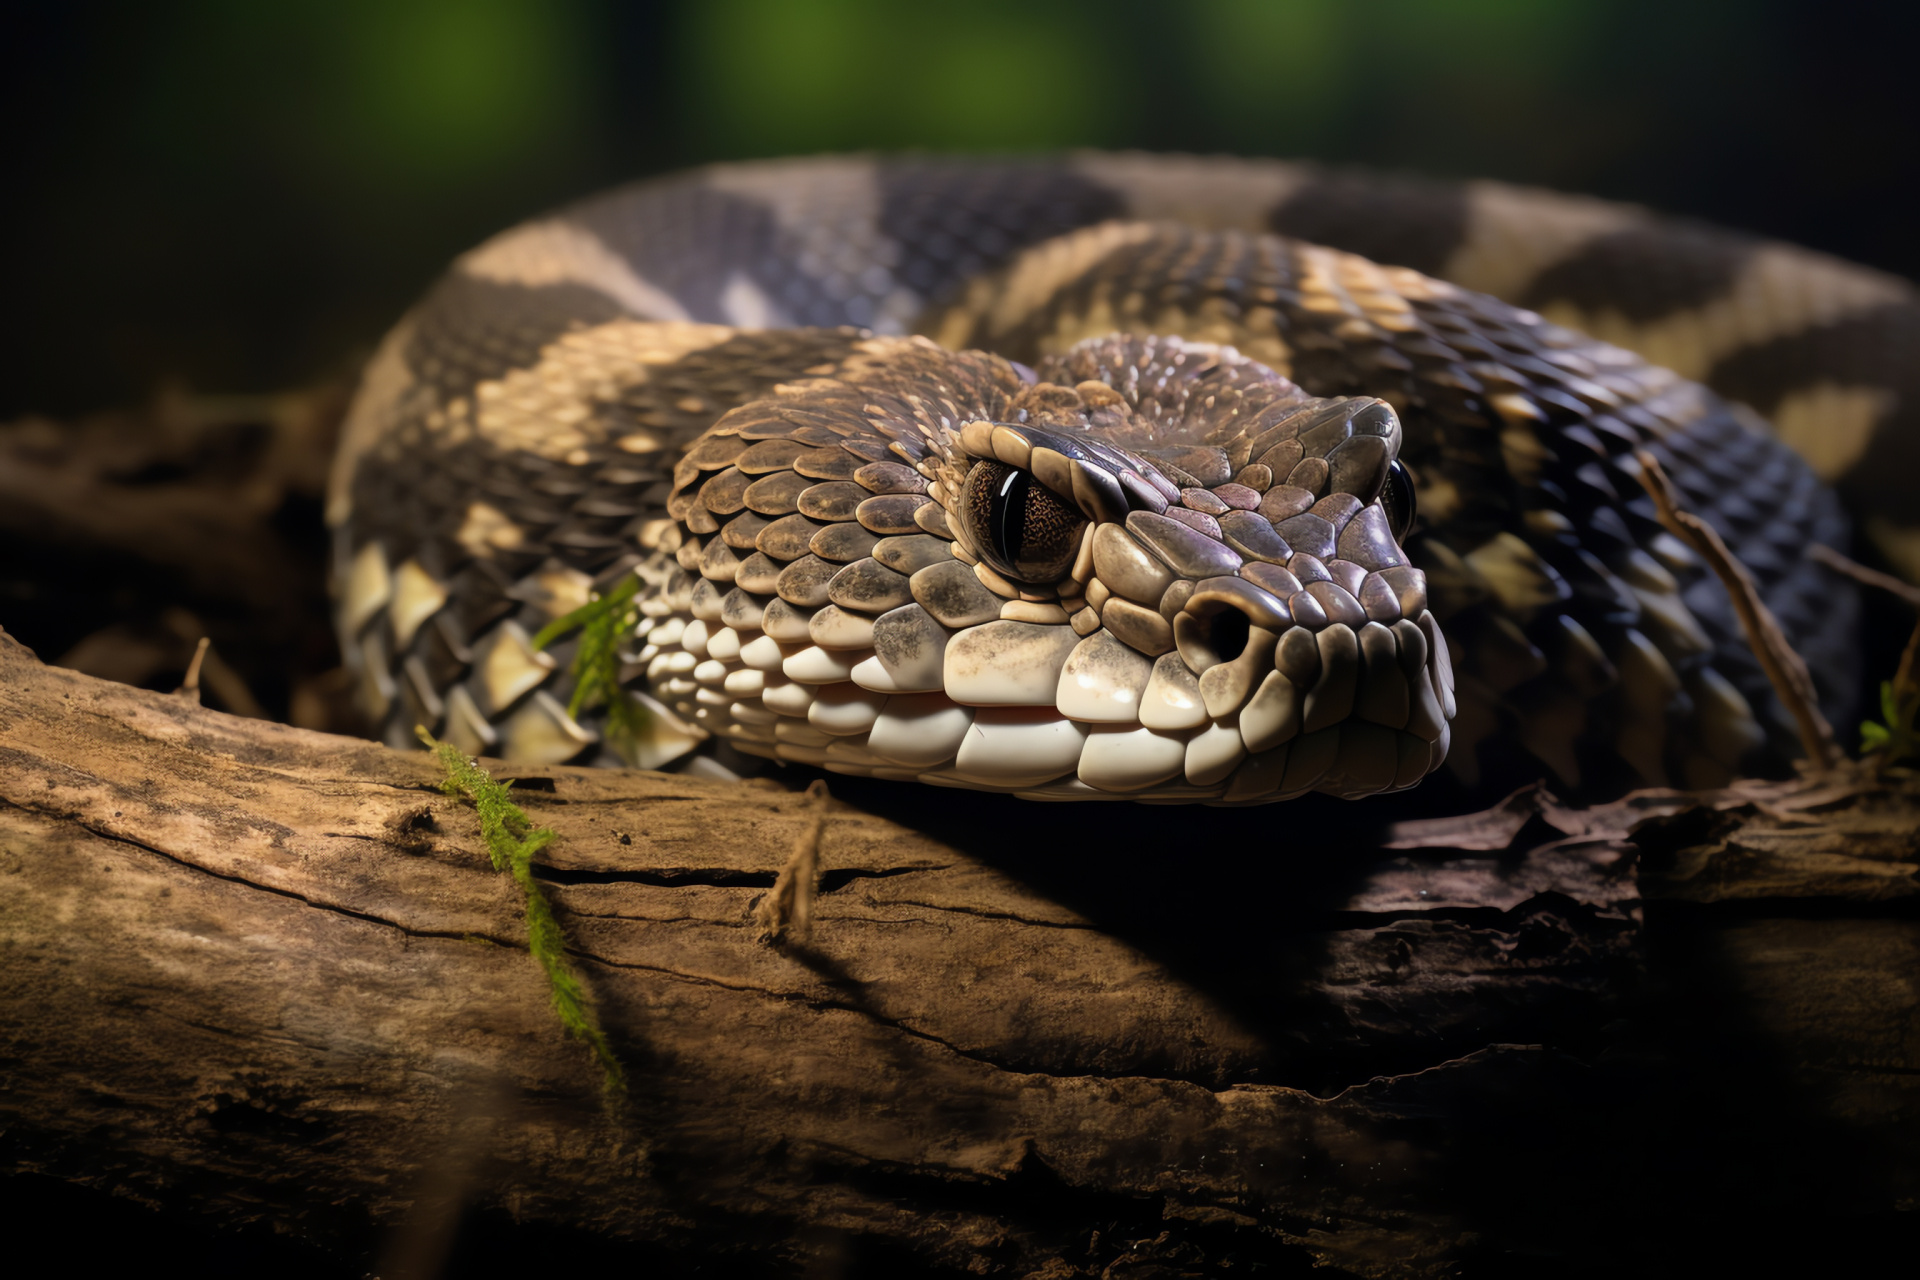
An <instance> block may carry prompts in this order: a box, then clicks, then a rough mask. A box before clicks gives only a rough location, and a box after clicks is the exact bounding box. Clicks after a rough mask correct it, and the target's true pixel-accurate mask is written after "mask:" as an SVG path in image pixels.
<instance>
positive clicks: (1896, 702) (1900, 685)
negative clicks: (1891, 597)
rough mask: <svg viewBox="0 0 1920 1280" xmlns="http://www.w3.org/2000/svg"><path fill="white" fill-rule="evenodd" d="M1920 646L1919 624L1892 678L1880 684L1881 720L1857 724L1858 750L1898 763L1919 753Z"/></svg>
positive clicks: (1887, 761)
mask: <svg viewBox="0 0 1920 1280" xmlns="http://www.w3.org/2000/svg"><path fill="white" fill-rule="evenodd" d="M1916 650H1920V626H1917V627H1915V628H1914V631H1913V638H1912V639H1911V640H1908V641H1907V648H1906V652H1905V653H1902V654H1901V655H1900V665H1899V666H1898V667H1897V668H1895V670H1894V673H1893V679H1891V680H1884V681H1882V682H1881V684H1880V717H1881V718H1880V720H1878V721H1873V720H1869V721H1867V722H1866V723H1864V724H1862V725H1861V726H1860V750H1861V751H1862V752H1863V753H1864V752H1879V753H1880V755H1881V758H1882V760H1883V761H1884V762H1885V763H1887V764H1897V763H1899V762H1900V761H1902V760H1905V759H1907V758H1909V757H1912V756H1920V728H1917V727H1916V723H1915V722H1916V720H1920V672H1916V671H1915V661H1914V659H1915V652H1916Z"/></svg>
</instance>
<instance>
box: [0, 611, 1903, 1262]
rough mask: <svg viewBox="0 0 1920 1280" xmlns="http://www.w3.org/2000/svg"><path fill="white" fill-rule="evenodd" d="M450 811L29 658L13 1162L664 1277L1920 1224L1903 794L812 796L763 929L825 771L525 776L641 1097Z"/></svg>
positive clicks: (547, 869) (113, 1183) (6, 688)
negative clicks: (810, 837)
mask: <svg viewBox="0 0 1920 1280" xmlns="http://www.w3.org/2000/svg"><path fill="white" fill-rule="evenodd" d="M493 772H494V773H495V776H506V774H505V773H504V772H503V767H502V766H499V765H498V764H497V763H496V764H494V766H493ZM793 773H794V776H795V777H796V778H798V779H800V782H801V783H802V784H804V782H805V781H806V780H808V779H810V778H811V777H812V776H813V775H811V774H808V773H806V772H805V771H799V770H795V771H793ZM438 781H439V772H438V769H437V767H436V766H435V764H434V762H433V760H432V759H431V757H429V756H428V755H426V754H425V753H411V754H408V753H400V752H395V751H391V750H387V749H385V748H382V747H378V746H374V745H371V744H369V743H365V742H362V741H359V740H355V739H349V738H341V737H332V736H328V735H324V734H320V733H316V732H309V731H305V730H299V729H293V728H288V727H285V726H282V725H277V724H271V723H267V722H264V721H259V720H243V719H239V718H236V717H233V716H229V715H225V714H222V713H219V712H216V711H212V710H208V709H203V708H201V707H198V706H196V705H193V704H192V703H191V702H189V701H188V700H186V699H182V698H178V697H173V696H170V695H166V694H159V693H153V692H149V691H142V690H138V689H133V688H129V687H126V686H122V685H116V684H112V683H108V682H106V681H102V680H98V679H93V678H90V677H87V676H83V675H80V674H77V673H74V672H70V671H65V670H61V669H57V668H50V667H45V666H42V665H41V664H40V663H39V662H38V661H36V660H35V658H34V657H33V655H32V654H31V653H30V652H28V651H27V650H25V649H24V648H22V647H21V646H20V645H19V644H17V643H16V642H14V641H13V640H12V639H11V638H9V637H4V636H0V1073H3V1075H4V1081H3V1087H4V1091H3V1092H0V1127H3V1129H4V1136H0V1157H4V1160H3V1164H4V1168H5V1169H6V1171H8V1172H12V1173H41V1174H47V1175H51V1176H54V1177H57V1178H59V1179H62V1180H65V1181H67V1182H72V1183H80V1184H85V1185H89V1186H94V1187H100V1188H105V1189H108V1190H112V1191H115V1192H117V1193H120V1194H123V1195H127V1196H131V1197H134V1198H137V1199H138V1200H140V1201H143V1202H145V1203H149V1204H153V1205H158V1206H163V1207H166V1208H169V1209H180V1210H190V1211H191V1212H192V1213H194V1214H196V1215H198V1216H199V1217H200V1219H201V1220H204V1221H208V1222H212V1223H216V1224H221V1225H224V1226H230V1227H243V1226H246V1225H247V1224H266V1225H269V1226H271V1227H272V1228H274V1229H275V1230H277V1231H281V1232H286V1233H291V1234H293V1235H295V1236H298V1237H303V1238H305V1239H307V1240H309V1241H311V1242H313V1243H314V1244H315V1245H316V1246H318V1247H319V1248H321V1249H323V1250H325V1251H327V1256H332V1257H338V1258H341V1259H344V1260H346V1261H344V1262H343V1263H342V1266H343V1271H342V1274H346V1273H347V1270H346V1268H348V1267H352V1266H360V1265H364V1264H371V1265H373V1266H374V1267H375V1269H376V1270H377V1272H378V1274H381V1275H383V1276H388V1277H394V1276H402V1275H419V1276H425V1275H432V1274H440V1273H441V1272H442V1269H443V1264H444V1263H445V1261H446V1259H447V1257H448V1253H447V1251H448V1249H450V1248H453V1249H456V1250H457V1249H459V1248H461V1247H462V1246H461V1244H460V1239H459V1235H458V1229H457V1223H458V1222H459V1221H460V1220H461V1215H462V1214H463V1213H466V1214H467V1215H468V1219H467V1220H468V1223H469V1225H468V1227H467V1230H468V1231H469V1233H471V1232H472V1231H473V1230H474V1229H475V1228H473V1226H472V1222H473V1221H474V1218H473V1216H472V1215H474V1214H476V1213H478V1214H480V1215H481V1216H482V1217H483V1218H486V1219H487V1220H488V1221H491V1222H493V1223H494V1224H495V1225H494V1226H493V1227H491V1228H488V1229H489V1230H492V1231H494V1232H496V1233H506V1235H509V1236H510V1235H511V1231H509V1230H508V1229H507V1228H506V1227H504V1226H501V1225H500V1224H501V1223H504V1222H507V1221H509V1220H510V1221H511V1222H514V1223H518V1224H523V1226H522V1227H521V1228H518V1230H523V1231H524V1230H529V1229H537V1228H539V1227H541V1226H543V1225H544V1226H548V1227H554V1228H564V1229H565V1230H566V1232H567V1234H565V1235H564V1236H561V1237H556V1238H557V1239H558V1240H560V1242H561V1243H560V1244H558V1245H555V1246H554V1249H555V1252H554V1253H553V1254H552V1255H551V1258H550V1261H551V1262H552V1263H553V1264H557V1265H566V1261H565V1259H566V1258H567V1257H568V1256H570V1255H569V1253H568V1250H572V1251H574V1252H573V1254H572V1255H571V1256H591V1255H581V1254H580V1252H579V1251H580V1250H581V1249H583V1248H586V1247H587V1246H588V1245H591V1246H592V1247H594V1248H605V1249H610V1250H612V1251H613V1252H612V1253H611V1254H608V1255H605V1257H611V1258H615V1259H619V1260H621V1261H622V1262H623V1263H625V1262H628V1261H635V1260H637V1261H639V1262H642V1263H644V1264H645V1265H648V1266H651V1267H652V1268H654V1270H655V1272H656V1273H665V1274H673V1273H681V1272H689V1273H690V1272H692V1271H694V1270H696V1269H699V1270H700V1271H701V1273H702V1274H714V1273H720V1274H733V1273H736V1272H739V1273H746V1274H768V1275H789V1274H792V1275H798V1274H806V1275H822V1276H828V1275H867V1274H873V1275H879V1274H895V1275H897V1274H903V1273H914V1274H922V1273H924V1274H948V1273H951V1274H955V1275H958V1274H962V1273H966V1274H992V1275H1008V1276H1029V1275H1036V1276H1043V1277H1048V1278H1049V1280H1064V1278H1066V1277H1073V1276H1112V1277H1120V1276H1147V1275H1160V1276H1181V1275H1195V1276H1199V1275H1215V1274H1287V1273H1290V1272H1295V1271H1305V1270H1309V1269H1313V1268H1327V1267H1332V1268H1336V1269H1337V1270H1336V1271H1335V1274H1338V1273H1340V1272H1342V1271H1344V1272H1347V1273H1352V1274H1358V1275H1403V1274H1411V1275H1439V1274H1456V1273H1459V1272H1460V1271H1461V1270H1462V1268H1465V1269H1466V1270H1467V1271H1468V1272H1478V1273H1480V1274H1494V1273H1496V1272H1497V1273H1500V1274H1512V1273H1513V1272H1512V1271H1511V1269H1510V1268H1511V1267H1512V1266H1514V1265H1517V1260H1518V1261H1524V1260H1526V1259H1534V1260H1535V1261H1537V1262H1540V1263H1542V1264H1543V1265H1544V1266H1546V1267H1548V1268H1550V1269H1552V1270H1554V1271H1556V1272H1558V1273H1560V1274H1566V1273H1568V1272H1569V1271H1579V1270H1581V1269H1582V1267H1583V1265H1587V1264H1590V1265H1591V1266H1592V1267H1594V1268H1595V1269H1606V1268H1611V1267H1616V1266H1617V1265H1619V1264H1621V1263H1632V1264H1634V1265H1636V1266H1640V1267H1641V1268H1642V1269H1647V1268H1648V1266H1650V1260H1655V1259H1666V1260H1669V1261H1671V1260H1673V1259H1674V1258H1677V1257H1696V1258H1708V1257H1711V1258H1714V1259H1717V1260H1724V1259H1726V1258H1727V1257H1728V1256H1729V1255H1730V1252H1731V1253H1734V1254H1737V1250H1731V1247H1730V1245H1729V1241H1731V1240H1736V1239H1739V1238H1741V1236H1740V1233H1742V1232H1763V1233H1764V1234H1758V1235H1749V1236H1747V1237H1745V1238H1746V1239H1747V1241H1748V1243H1749V1244H1750V1245H1752V1246H1754V1247H1756V1248H1759V1247H1762V1246H1764V1247H1765V1249H1766V1251H1767V1252H1768V1253H1769V1254H1773V1255H1777V1254H1778V1253H1779V1252H1780V1250H1782V1249H1784V1248H1786V1247H1787V1246H1788V1245H1789V1244H1790V1243H1792V1242H1794V1241H1798V1242H1800V1243H1803V1244H1805V1245H1806V1247H1807V1248H1809V1249H1816V1250H1819V1251H1821V1252H1820V1256H1822V1257H1824V1258H1826V1259H1828V1260H1832V1259H1833V1258H1834V1257H1837V1256H1839V1255H1838V1254H1837V1253H1836V1252H1835V1251H1834V1250H1835V1249H1836V1248H1837V1246H1835V1245H1834V1244H1833V1240H1834V1238H1835V1233H1837V1232H1849V1231H1851V1232H1853V1233H1854V1234H1855V1235H1860V1234H1862V1233H1864V1234H1865V1235H1866V1236H1869V1237H1873V1238H1875V1239H1883V1238H1885V1237H1888V1236H1890V1235H1898V1234H1900V1233H1903V1232H1906V1231H1908V1229H1909V1227H1910V1224H1911V1222H1912V1217H1913V1215H1912V1210H1913V1208H1914V1206H1915V1204H1916V1196H1917V1195H1920V976H1917V975H1920V912H1917V911H1916V910H1915V906H1916V903H1920V882H1917V881H1916V863H1920V838H1917V837H1916V829H1917V824H1916V817H1915V812H1916V810H1915V806H1914V798H1915V795H1916V792H1917V791H1920V787H1916V785H1915V782H1914V779H1913V777H1912V775H1910V774H1907V773H1901V772H1889V773H1887V774H1886V775H1884V776H1883V777H1880V778H1877V779H1876V778H1871V777H1867V776H1865V775H1861V776H1853V775H1848V776H1847V777H1845V778H1844V779H1841V780H1838V781H1830V782H1824V783H1806V782H1792V783H1766V784H1759V783H1756V784H1748V785H1745V786H1743V787H1740V788H1736V789H1733V790H1730V791H1727V792H1722V793H1715V794H1711V795H1698V796H1688V795H1681V794H1677V793H1638V794H1636V795H1634V796H1630V797H1628V798H1627V799H1625V800H1623V801H1620V802H1618V803H1616V804H1613V805H1608V806H1603V807H1600V808H1595V809H1590V810H1572V809H1567V808H1565V807H1563V806H1561V805H1559V804H1558V803H1557V802H1555V801H1554V800H1553V798H1552V797H1551V796H1549V795H1547V794H1546V793H1545V792H1543V791H1539V790H1530V791H1526V792H1522V793H1520V794H1518V795H1516V796H1514V797H1512V798H1510V799H1509V800H1508V801H1507V802H1505V803H1504V804H1503V805H1502V806H1499V807H1498V808H1496V809H1495V810H1491V811H1488V812H1487V813H1483V814H1475V815H1470V816H1468V817H1465V818H1433V817H1413V816H1409V813H1408V812H1407V811H1405V810H1396V809H1394V808H1392V807H1390V806H1377V805H1367V806H1353V805H1343V804H1340V803H1339V802H1333V801H1328V802H1326V803H1315V802H1312V801H1309V802H1300V803H1296V804H1294V805H1288V806H1282V807H1280V808H1275V809H1268V810H1251V811H1215V810H1203V809H1184V808H1146V807H1138V806H1128V805H1122V804H1115V805H1110V806H1109V805H1076V806H1057V807H1054V806H1036V805H1028V804H1021V803H1019V802H1017V801H1012V800H1005V801H1003V800H1001V799H1000V798H998V797H990V796H989V797H981V796H973V795H963V794H957V793H945V792H942V793H937V794H934V795H931V796H930V795H928V794H926V793H924V792H921V791H918V790H914V789H908V788H901V787H896V786H889V785H887V784H880V783H870V782H856V781H852V780H844V779H834V780H833V781H832V782H831V786H832V789H833V794H834V795H835V796H836V797H837V799H836V801H835V802H834V804H833V806H832V807H831V809H830V811H829V814H828V817H827V820H826V822H825V824H824V826H823V827H822V829H821V833H820V837H819V850H818V856H819V866H820V871H821V876H820V881H819V888H818V893H817V895H816V897H815V899H814V902H813V925H812V929H811V933H810V935H809V937H808V939H807V941H806V942H805V943H804V944H801V943H796V942H791V941H789V942H783V943H779V944H775V943H772V942H770V941H768V940H767V939H766V937H765V936H764V933H763V930H762V929H761V927H760V926H759V925H758V924H757V923H756V920H755V912H754V908H755V906H756V904H757V902H758V901H759V899H760V898H761V897H762V896H764V895H765V894H766V893H767V892H768V891H769V889H770V888H771V887H772V885H773V883H774V879H775V876H776V874H777V873H778V871H779V870H780V867H781V866H782V864H783V863H784V862H785V861H786V859H787V857H788V855H789V853H790V851H791V849H792V847H793V843H794V839H795V836H796V834H797V833H800V832H801V831H803V830H804V829H805V827H806V825H807V824H808V823H809V822H810V821H811V816H810V815H811V810H810V806H809V805H808V803H807V802H806V801H805V800H804V798H803V797H802V795H801V794H800V790H799V788H798V787H796V788H795V789H793V790H788V789H785V788H783V787H781V786H778V785H774V784H769V783H753V784H734V785H728V784H720V783H715V782H708V781H702V780H698V779H693V778H687V777H678V776H664V775H658V774H649V773H637V772H631V773H630V772H600V771H591V770H577V769H561V768H545V769H535V770H527V771H522V777H521V779H520V781H519V783H518V784H517V785H516V787H515V789H514V790H515V797H516V799H517V800H518V801H519V802H520V803H521V804H522V805H523V806H524V807H525V808H526V809H527V811H528V813H529V815H530V816H531V817H532V819H533V821H534V822H535V823H537V824H540V825H544V826H549V827H552V828H553V829H554V830H555V831H556V832H557V839H556V840H555V841H554V842H553V843H552V844H551V845H550V846H548V847H547V848H546V849H545V850H543V851H542V853H541V855H540V858H539V865H538V868H537V870H538V874H539V875H540V877H541V879H542V880H543V881H544V882H545V884H546V886H547V889H548V892H549V893H550V894H551V896H552V897H553V899H554V901H555V904H556V906H557V908H558V909H559V912H560V914H561V917H562V920H563V923H564V925H565V927H566V929H567V932H568V936H569V940H570V943H571V946H572V958H573V961H574V963H575V965H576V966H577V968H578V970H579V971H580V973H581V974H582V975H583V977H584V979H585V981H586V983H587V986H588V989H589V991H590V993H591V996H592V999H593V1001H594V1003H595V1005H596V1007H597V1009H598V1012H599V1016H600V1018H601V1021H602V1023H603V1025H604V1026H605V1027H606V1029H607V1031H608V1032H609V1034H610V1036H611V1038H612V1041H613V1044H614V1046H615V1048H616V1051H617V1052H618V1054H619V1055H620V1057H621V1059H622V1060H623V1062H624V1063H625V1065H626V1068H627V1071H628V1075H629V1079H630V1082H631V1094H630V1096H629V1098H628V1099H627V1101H626V1103H625V1104H624V1105H622V1106H609V1105H607V1104H605V1103H604V1102H603V1100H602V1098H601V1096H600V1094H599V1092H598V1088H599V1074H598V1071H597V1069H596V1067H595V1065H594V1062H593V1059H592V1057H591V1055H590V1053H589V1052H588V1051H587V1050H586V1049H585V1048H584V1047H582V1046H581V1045H580V1044H578V1043H577V1042H574V1041H569V1040H567V1039H565V1038H564V1037H563V1036H562V1034H561V1032H560V1028H559V1024H558V1022H557V1021H556V1020H555V1018H554V1017H553V1015H552V1013H551V1011H550V1010H549V1008H548V1004H547V992H546V988H545V985H544V981H543V979H542V977H541V974H540V972H539V970H538V968H537V967H536V966H535V964H534V963H533V961H532V960H531V959H530V957H529V955H528V953H527V951H526V949H525V937H524V926H523V923H522V920H521V918H520V911H519V898H518V894H517V892H516V891H515V889H514V887H513V885H512V883H511V882H510V881H509V880H508V879H507V878H505V877H503V876H500V875H498V874H497V873H495V872H494V871H493V870H492V868H491V866H490V865H489V861H488V858H487V855H486V852H485V850H484V848H483V847H482V845H481V843H480V840H479V836H478V830H477V822H476V819H475V817H474V814H473V812H472V810H471V809H470V808H468V807H465V806H463V805H462V804H460V803H457V802H456V801H454V800H452V799H449V798H448V797H446V796H444V795H442V794H441V793H440V792H439V791H438V790H436V784H437V782H438ZM1415 794H1416V795H1417V794H1418V793H1415ZM1314 799H1315V800H1318V799H1319V798H1317V797H1316V798H1314ZM15 1181H16V1182H18V1181H19V1180H18V1179H16V1180H15ZM1676 1227H1678V1228H1681V1231H1680V1234H1679V1236H1678V1237H1677V1239H1678V1243H1677V1244H1676V1243H1674V1237H1673V1236H1672V1235H1671V1233H1672V1232H1673V1230H1674V1229H1675V1228H1676ZM1676 1249H1677V1250H1678V1252H1674V1250H1676ZM459 1256H470V1255H459ZM494 1260H495V1261H498V1258H497V1257H496V1258H495V1259H494ZM603 1260H604V1259H603ZM481 1269H482V1270H484V1269H485V1268H484V1267H482V1268H481ZM1652 1269H1654V1270H1658V1269H1659V1268H1658V1267H1653V1268H1652Z"/></svg>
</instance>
